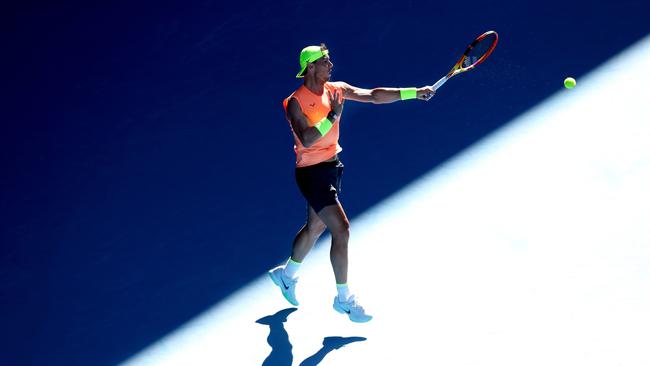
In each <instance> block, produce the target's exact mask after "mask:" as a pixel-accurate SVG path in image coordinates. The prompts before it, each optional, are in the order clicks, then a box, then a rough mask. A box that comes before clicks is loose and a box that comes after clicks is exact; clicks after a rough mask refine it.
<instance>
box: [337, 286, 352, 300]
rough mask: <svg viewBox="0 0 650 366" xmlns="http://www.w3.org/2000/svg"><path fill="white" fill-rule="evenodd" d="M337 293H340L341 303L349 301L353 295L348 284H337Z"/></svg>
mask: <svg viewBox="0 0 650 366" xmlns="http://www.w3.org/2000/svg"><path fill="white" fill-rule="evenodd" d="M336 291H337V292H338V293H339V301H347V300H348V298H349V297H350V295H351V294H350V288H349V287H348V284H347V283H337V284H336Z"/></svg>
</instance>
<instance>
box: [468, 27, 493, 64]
mask: <svg viewBox="0 0 650 366" xmlns="http://www.w3.org/2000/svg"><path fill="white" fill-rule="evenodd" d="M496 40H497V36H496V35H494V34H490V35H488V36H487V37H484V38H483V39H481V40H479V41H478V42H475V43H474V44H472V46H471V48H470V49H469V50H467V51H466V52H465V58H464V59H463V62H462V67H463V68H467V67H470V66H472V65H476V64H477V63H478V62H479V61H481V58H482V57H483V56H484V55H485V54H487V53H488V52H490V50H491V49H492V46H493V45H494V43H495V42H496Z"/></svg>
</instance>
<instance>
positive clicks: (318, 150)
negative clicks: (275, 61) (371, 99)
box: [282, 83, 343, 168]
mask: <svg viewBox="0 0 650 366" xmlns="http://www.w3.org/2000/svg"><path fill="white" fill-rule="evenodd" d="M328 90H329V92H330V93H332V94H333V93H334V91H336V90H338V92H339V95H343V90H341V88H340V87H337V86H334V85H333V84H332V83H325V86H324V91H323V94H322V95H316V94H314V93H313V92H312V91H311V90H309V89H307V87H305V86H304V85H302V86H300V88H298V90H296V91H295V92H293V94H291V95H290V96H289V97H287V98H286V99H285V100H284V101H283V102H282V105H283V106H284V112H285V114H286V113H287V104H289V99H291V98H292V97H293V98H296V100H297V101H298V104H299V105H300V109H302V113H304V114H305V116H307V119H308V120H309V126H310V127H313V126H314V125H315V124H316V123H318V121H320V120H322V119H323V118H325V117H327V114H328V113H329V112H330V109H331V108H330V100H329V96H328V93H327V92H326V91H328ZM340 119H341V117H340V116H339V121H337V122H336V123H334V124H333V125H332V128H331V129H330V130H329V131H328V132H327V133H326V134H325V136H323V137H321V138H320V139H318V140H317V141H316V142H315V143H314V144H313V145H311V146H310V147H305V146H303V145H302V143H301V142H300V139H299V138H298V136H297V135H296V132H295V131H294V130H293V127H292V126H291V121H289V127H290V128H291V132H292V133H293V139H294V141H295V145H294V146H293V150H294V151H295V153H296V166H297V167H298V168H300V167H305V166H309V165H314V164H318V163H320V162H323V161H325V160H328V159H330V158H332V157H334V155H336V154H338V153H340V152H341V151H342V150H343V149H342V148H341V146H340V145H339V123H340ZM287 120H289V119H288V118H287Z"/></svg>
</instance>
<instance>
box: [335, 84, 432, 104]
mask: <svg viewBox="0 0 650 366" xmlns="http://www.w3.org/2000/svg"><path fill="white" fill-rule="evenodd" d="M333 84H335V85H337V86H340V87H341V89H343V97H344V98H345V99H350V100H355V101H357V102H364V103H374V104H384V103H392V102H396V101H398V100H405V99H415V98H417V99H421V100H429V99H431V97H433V95H434V94H435V93H436V91H435V90H434V89H433V88H432V87H431V86H424V87H421V88H374V89H364V88H358V87H356V86H352V85H350V84H348V83H345V82H342V81H339V82H335V83H333Z"/></svg>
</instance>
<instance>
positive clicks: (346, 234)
mask: <svg viewBox="0 0 650 366" xmlns="http://www.w3.org/2000/svg"><path fill="white" fill-rule="evenodd" d="M332 236H333V237H335V238H337V239H343V240H344V241H345V242H347V241H348V239H349V238H350V222H349V221H348V220H345V221H344V222H343V223H342V225H340V226H338V227H337V228H336V229H334V230H332Z"/></svg>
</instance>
